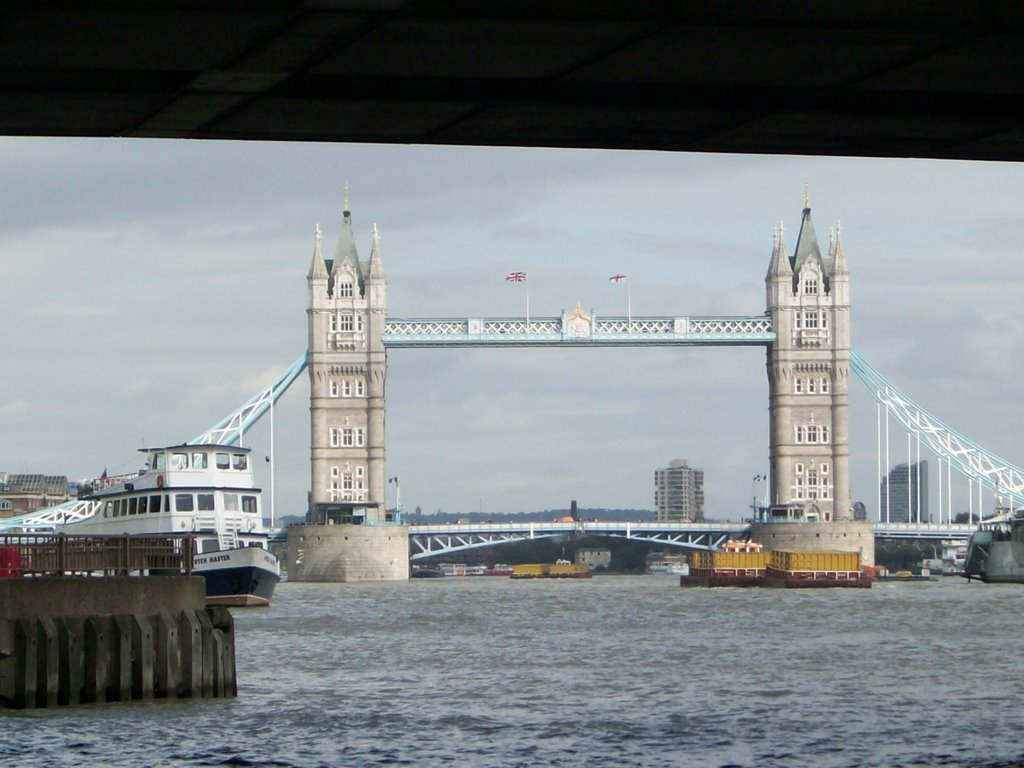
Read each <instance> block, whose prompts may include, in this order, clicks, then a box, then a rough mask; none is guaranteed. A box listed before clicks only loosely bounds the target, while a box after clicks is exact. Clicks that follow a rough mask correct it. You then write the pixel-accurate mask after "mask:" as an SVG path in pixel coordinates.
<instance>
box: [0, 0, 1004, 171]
mask: <svg viewBox="0 0 1024 768" xmlns="http://www.w3.org/2000/svg"><path fill="white" fill-rule="evenodd" d="M381 9H383V10H381ZM1022 20H1024V7H1022V5H1021V4H1019V3H1017V2H966V1H963V0H936V1H935V2H929V3H903V2H898V0H885V1H884V2H879V1H877V0H859V1H858V2H850V3H846V2H839V3H834V2H810V1H809V0H808V1H807V2H798V1H796V0H792V1H791V2H779V1H778V0H776V1H774V2H773V1H771V0H732V1H731V2H730V0H707V1H706V2H691V3H682V2H680V3H675V2H667V1H666V2H647V1H645V0H631V2H628V3H599V2H594V0H579V1H575V0H573V1H569V2H557V0H547V1H544V0H541V1H533V0H521V1H520V2H514V3H513V2H483V1H480V2H476V1H475V0H474V1H470V0H467V1H466V2H456V1H454V0H450V1H447V2H444V1H439V2H403V1H402V0H393V1H391V2H389V1H388V0H379V1H378V2H368V1H364V2H354V1H352V0H322V1H320V2H305V3H302V2H268V1H263V2H261V1H260V0H249V1H245V0H238V1H237V2H219V3H218V2H184V1H179V2H152V3H134V2H113V1H108V2H96V3H80V4H79V3H72V2H58V3H46V2H38V3H37V2H3V0H0V134H6V135H38V136H139V137H187V138H206V139H254V140H292V141H344V142H385V143H425V144H465V145H510V146H550V147H604V148H628V149H661V150H688V151H704V152H741V153H793V154H826V155H871V156H889V157H897V156H914V157H934V158H964V159H988V160H1020V159H1021V158H1022V154H1024V133H1022V130H1024V129H1022V127H1021V120H1020V117H1021V114H1020V113H1021V110H1022V101H1021V98H1020V97H1021V91H1022V88H1024V44H1022V43H1024V40H1022V34H1021V33H1022V27H1024V24H1022Z"/></svg>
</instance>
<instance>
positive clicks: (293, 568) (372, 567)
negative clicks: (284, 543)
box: [287, 525, 409, 582]
mask: <svg viewBox="0 0 1024 768" xmlns="http://www.w3.org/2000/svg"><path fill="white" fill-rule="evenodd" d="M287 564H288V581H329V582H356V581H405V580H406V579H408V578H409V527H408V526H407V525H291V526H288V559H287Z"/></svg>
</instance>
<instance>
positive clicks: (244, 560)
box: [58, 445, 281, 606]
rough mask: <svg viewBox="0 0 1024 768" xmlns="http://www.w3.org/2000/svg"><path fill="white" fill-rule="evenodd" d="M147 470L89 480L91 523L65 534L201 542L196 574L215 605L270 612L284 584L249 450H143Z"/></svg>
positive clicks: (72, 526)
mask: <svg viewBox="0 0 1024 768" xmlns="http://www.w3.org/2000/svg"><path fill="white" fill-rule="evenodd" d="M143 453H144V454H145V455H146V466H145V468H144V469H142V470H140V471H139V472H137V473H135V474H132V475H122V476H118V477H107V476H106V473H104V475H103V476H102V477H99V478H96V479H95V480H90V481H85V484H84V487H81V490H80V493H79V495H80V497H81V498H82V499H86V500H91V501H96V502H99V504H98V507H97V510H96V512H95V513H94V514H93V515H92V516H91V517H88V518H85V519H83V520H79V521H76V522H71V523H66V524H64V525H61V526H59V527H58V531H59V532H61V533H68V534H71V533H75V534H83V535H101V534H129V535H150V536H152V535H159V534H183V533H191V534H194V536H195V556H194V558H193V573H194V574H195V575H197V576H203V577H204V578H205V579H206V602H207V603H208V604H210V605H235V606H239V605H267V604H268V603H269V602H270V598H271V595H272V594H273V592H274V587H275V586H276V585H277V582H278V581H279V580H280V578H281V568H280V564H279V563H278V560H277V557H275V556H274V554H273V553H272V552H270V550H269V549H268V546H267V533H266V531H265V530H264V529H263V518H262V514H261V509H260V489H259V488H256V487H255V485H254V482H253V472H252V463H251V461H250V458H249V449H248V448H239V447H237V446H223V445H176V446H171V447H169V448H147V449H143Z"/></svg>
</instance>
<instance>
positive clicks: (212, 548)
mask: <svg viewBox="0 0 1024 768" xmlns="http://www.w3.org/2000/svg"><path fill="white" fill-rule="evenodd" d="M218 549H220V543H219V542H218V541H217V540H216V539H203V542H202V544H201V545H200V550H199V551H200V552H216V551H217V550H218Z"/></svg>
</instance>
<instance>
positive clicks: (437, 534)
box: [409, 520, 976, 560]
mask: <svg viewBox="0 0 1024 768" xmlns="http://www.w3.org/2000/svg"><path fill="white" fill-rule="evenodd" d="M975 529H976V526H974V525H967V524H957V523H952V524H946V523H922V524H915V523H889V524H888V525H887V524H885V523H878V524H876V525H875V536H876V537H877V538H881V539H929V540H942V539H967V538H969V537H970V535H971V533H972V532H973V531H974V530H975ZM570 535H577V536H609V537H612V538H622V539H631V540H633V541H644V542H649V543H652V544H662V545H665V546H671V547H679V548H681V549H692V550H713V549H720V548H721V547H722V545H723V544H724V543H725V542H726V541H727V540H729V539H748V538H750V522H749V521H742V522H730V521H726V522H714V523H677V522H671V523H659V522H653V521H639V520H636V521H622V522H607V521H596V520H579V521H576V522H550V523H547V522H516V523H450V524H443V525H412V526H409V541H410V545H411V547H410V556H411V559H413V560H422V559H424V558H427V557H434V556H436V555H440V554H445V553H450V552H459V551H463V550H467V549H477V548H480V547H490V546H496V545H501V544H511V543H514V542H518V541H529V540H533V539H542V538H553V537H556V536H570Z"/></svg>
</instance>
